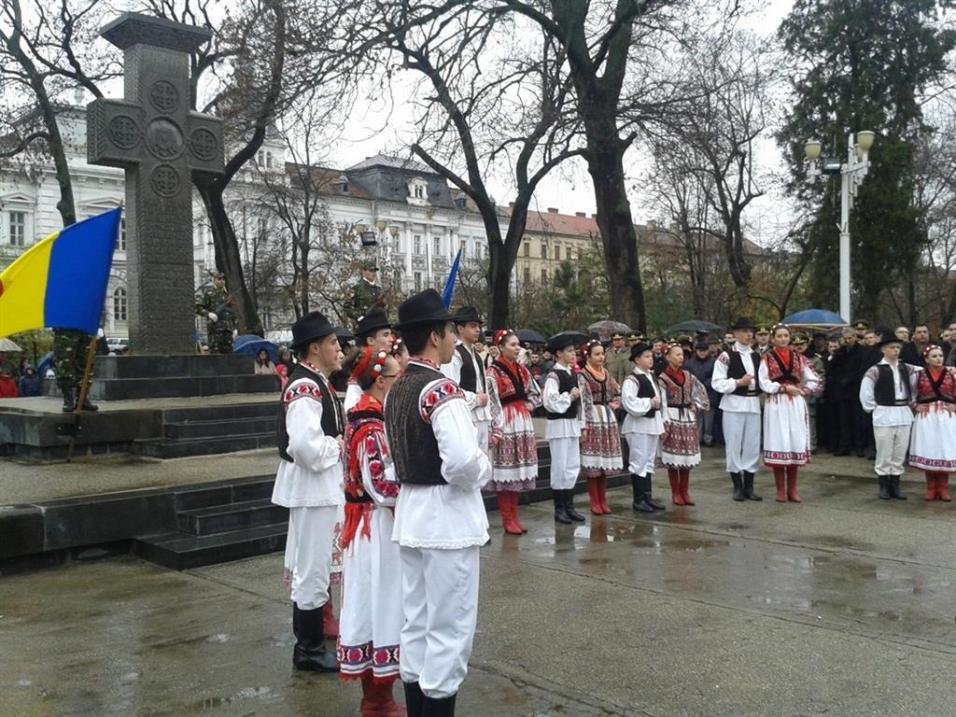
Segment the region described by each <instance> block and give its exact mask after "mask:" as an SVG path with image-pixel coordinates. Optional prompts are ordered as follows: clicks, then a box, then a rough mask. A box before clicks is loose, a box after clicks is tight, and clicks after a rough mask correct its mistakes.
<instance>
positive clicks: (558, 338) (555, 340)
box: [548, 331, 588, 353]
mask: <svg viewBox="0 0 956 717" xmlns="http://www.w3.org/2000/svg"><path fill="white" fill-rule="evenodd" d="M587 340H588V337H587V336H585V335H584V334H582V333H581V332H579V331H562V332H561V333H558V334H555V335H554V336H552V337H551V338H549V339H548V351H550V352H551V353H556V352H558V351H561V350H563V349H566V348H567V347H568V346H579V345H581V344H583V343H584V342H585V341H587Z"/></svg>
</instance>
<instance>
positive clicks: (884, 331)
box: [876, 327, 906, 348]
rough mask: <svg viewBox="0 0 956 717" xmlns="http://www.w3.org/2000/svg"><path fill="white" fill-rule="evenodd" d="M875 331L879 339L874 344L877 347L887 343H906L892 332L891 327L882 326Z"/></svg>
mask: <svg viewBox="0 0 956 717" xmlns="http://www.w3.org/2000/svg"><path fill="white" fill-rule="evenodd" d="M876 332H877V333H878V334H879V335H880V340H879V341H878V342H877V344H876V345H877V346H878V347H879V348H883V347H884V346H886V345H887V344H900V345H903V344H905V343H906V342H905V341H900V340H899V339H898V338H896V334H894V333H893V331H892V330H891V329H888V328H885V327H884V328H881V329H876Z"/></svg>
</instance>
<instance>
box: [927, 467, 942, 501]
mask: <svg viewBox="0 0 956 717" xmlns="http://www.w3.org/2000/svg"><path fill="white" fill-rule="evenodd" d="M938 485H939V474H938V473H934V472H933V471H926V495H924V496H923V500H936V495H937V486H938Z"/></svg>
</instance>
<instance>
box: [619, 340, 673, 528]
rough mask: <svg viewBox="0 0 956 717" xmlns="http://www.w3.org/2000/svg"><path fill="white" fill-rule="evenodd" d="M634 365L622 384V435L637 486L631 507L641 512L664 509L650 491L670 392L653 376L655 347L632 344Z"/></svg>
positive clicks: (632, 484) (630, 468) (634, 482)
mask: <svg viewBox="0 0 956 717" xmlns="http://www.w3.org/2000/svg"><path fill="white" fill-rule="evenodd" d="M631 362H632V363H633V364H634V369H633V370H632V372H631V373H630V374H628V375H627V377H626V378H625V379H624V383H622V384H621V405H622V406H623V407H624V410H625V411H627V416H626V417H625V419H624V425H623V426H621V435H623V436H624V440H626V441H627V449H628V471H629V472H630V474H631V486H632V488H633V489H634V503H633V505H632V507H633V508H634V510H636V511H638V512H640V513H653V512H654V511H655V510H664V506H663V505H662V504H661V503H658V502H657V501H655V500H654V499H653V497H652V495H651V479H652V478H653V475H654V464H655V461H656V459H657V449H658V447H659V445H658V444H659V443H660V437H661V434H662V433H663V432H664V421H663V419H662V418H661V415H662V413H664V412H665V411H666V410H667V396H666V395H664V394H663V393H662V392H661V390H660V387H659V386H658V384H657V381H656V380H655V379H654V353H653V347H652V346H651V345H650V344H648V343H645V342H643V341H638V342H637V343H636V344H634V345H633V346H632V347H631Z"/></svg>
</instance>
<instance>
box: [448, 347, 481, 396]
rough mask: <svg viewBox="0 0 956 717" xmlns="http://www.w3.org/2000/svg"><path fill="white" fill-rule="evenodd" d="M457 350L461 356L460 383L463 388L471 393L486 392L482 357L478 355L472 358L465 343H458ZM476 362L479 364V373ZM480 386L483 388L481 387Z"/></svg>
mask: <svg viewBox="0 0 956 717" xmlns="http://www.w3.org/2000/svg"><path fill="white" fill-rule="evenodd" d="M455 351H457V352H458V355H459V356H461V380H460V381H459V382H458V385H459V386H461V388H462V390H465V391H468V392H470V393H484V392H485V367H484V365H483V364H482V363H481V359H479V358H478V357H477V356H475V357H474V358H472V353H471V351H469V350H468V348H467V347H466V346H465V345H464V344H458V345H457V346H456V347H455ZM475 363H477V364H478V373H477V374H476V373H475ZM479 386H480V387H481V388H479Z"/></svg>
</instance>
